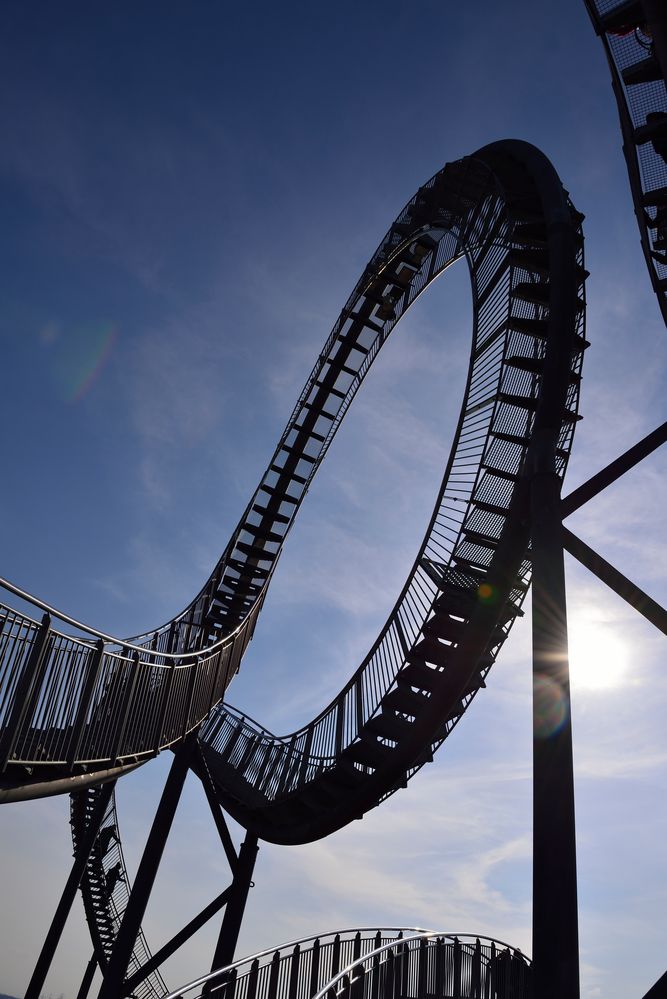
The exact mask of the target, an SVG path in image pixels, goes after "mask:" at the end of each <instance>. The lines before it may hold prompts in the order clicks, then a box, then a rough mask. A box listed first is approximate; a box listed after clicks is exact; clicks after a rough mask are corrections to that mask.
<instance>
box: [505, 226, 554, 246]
mask: <svg viewBox="0 0 667 999" xmlns="http://www.w3.org/2000/svg"><path fill="white" fill-rule="evenodd" d="M512 241H513V242H514V243H519V244H521V245H522V246H524V245H527V246H546V245H547V230H546V225H545V223H544V222H526V223H524V224H522V225H515V226H514V232H513V233H512Z"/></svg>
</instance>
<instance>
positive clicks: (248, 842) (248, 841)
mask: <svg viewBox="0 0 667 999" xmlns="http://www.w3.org/2000/svg"><path fill="white" fill-rule="evenodd" d="M258 850H259V846H258V844H257V837H256V836H253V835H252V834H251V833H249V832H248V833H246V836H245V839H244V840H243V842H242V843H241V848H240V850H239V857H238V862H237V865H236V870H235V872H234V882H233V884H232V886H231V892H230V895H229V899H228V901H227V907H226V908H225V914H224V916H223V919H222V926H221V927H220V936H219V937H218V943H217V946H216V948H215V954H214V955H213V963H212V965H211V971H215V970H216V968H224V967H225V966H226V965H228V964H231V963H232V961H233V960H234V951H235V950H236V943H237V941H238V938H239V931H240V929H241V920H242V919H243V913H244V911H245V905H246V901H247V898H248V891H249V890H250V885H251V880H252V872H253V870H254V869H255V860H256V858H257V851H258ZM215 987H216V986H215V984H213V983H207V984H206V986H205V987H204V991H203V992H202V995H203V996H211V995H215V992H214V989H215ZM100 999H101V997H100Z"/></svg>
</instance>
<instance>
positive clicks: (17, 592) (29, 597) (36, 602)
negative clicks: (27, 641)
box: [0, 576, 268, 666]
mask: <svg viewBox="0 0 667 999" xmlns="http://www.w3.org/2000/svg"><path fill="white" fill-rule="evenodd" d="M267 582H268V580H267ZM0 589H3V590H7V591H8V592H9V593H13V594H14V596H16V597H19V598H20V599H21V600H25V601H26V603H29V604H32V605H33V606H34V607H38V608H39V609H40V610H42V611H44V612H45V613H46V614H50V615H51V616H52V617H56V618H58V620H59V621H63V622H64V623H65V624H68V625H70V626H71V627H73V628H76V629H77V630H78V631H83V632H85V633H86V634H88V635H92V636H93V637H95V638H101V639H102V641H104V642H111V643H112V644H113V645H119V646H121V647H122V648H123V649H130V650H131V651H132V652H140V653H141V654H142V656H150V655H154V656H156V657H159V658H160V659H190V660H192V658H193V656H197V655H201V654H202V653H203V652H214V651H215V650H216V649H217V648H219V647H220V646H221V645H224V644H225V643H226V642H228V641H229V640H230V639H233V638H234V636H235V635H236V634H237V633H238V632H239V631H240V630H241V628H242V627H243V624H244V621H242V622H241V623H240V624H239V625H238V626H237V627H236V628H235V629H234V630H233V631H230V632H229V634H227V635H225V636H224V637H223V638H220V639H218V641H217V642H215V643H214V644H212V645H207V646H204V647H202V648H201V649H192V650H190V651H188V652H157V651H155V650H153V649H149V648H147V647H146V646H145V645H133V644H132V642H129V641H126V640H125V639H124V638H118V637H117V636H115V635H109V634H107V633H106V632H104V631H98V630H97V628H92V627H91V626H90V625H88V624H83V623H82V622H81V621H77V619H76V618H74V617H72V616H71V615H70V614H64V613H63V611H60V610H58V609H57V608H56V607H52V606H51V604H47V603H46V601H45V600H40V598H39V597H35V596H33V594H32V593H28V592H26V590H22V589H21V588H20V587H18V586H16V585H15V584H14V583H11V582H10V581H9V580H8V579H3V578H2V577H1V576H0ZM2 609H5V610H9V611H12V610H13V609H12V608H11V607H6V608H2ZM23 616H25V617H26V619H27V620H29V621H31V622H32V623H33V624H39V621H35V620H34V618H28V617H27V615H23ZM163 627H164V626H163ZM51 630H52V631H53V633H54V634H57V635H60V636H61V637H62V638H68V639H70V640H71V641H75V642H81V641H84V639H81V638H79V636H78V635H66V634H63V633H62V632H59V631H56V630H55V629H54V628H52V629H51ZM140 665H145V664H140ZM151 665H153V664H151ZM155 665H160V664H155ZM184 665H186V666H187V665H191V663H185V664H184Z"/></svg>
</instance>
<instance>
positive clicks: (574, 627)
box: [568, 615, 629, 690]
mask: <svg viewBox="0 0 667 999" xmlns="http://www.w3.org/2000/svg"><path fill="white" fill-rule="evenodd" d="M568 633H569V636H568V637H569V649H570V679H571V683H572V686H573V687H578V688H579V689H582V690H608V689H610V688H613V687H619V686H621V684H623V682H624V681H625V680H626V678H627V672H628V663H629V650H628V647H627V645H626V644H625V642H624V641H623V640H622V639H621V638H619V637H618V633H617V631H616V628H615V627H614V626H613V624H611V623H610V622H608V621H601V620H599V619H598V620H596V619H595V617H594V615H587V616H586V617H585V618H583V617H578V616H577V615H573V616H572V617H571V618H570V621H569V627H568Z"/></svg>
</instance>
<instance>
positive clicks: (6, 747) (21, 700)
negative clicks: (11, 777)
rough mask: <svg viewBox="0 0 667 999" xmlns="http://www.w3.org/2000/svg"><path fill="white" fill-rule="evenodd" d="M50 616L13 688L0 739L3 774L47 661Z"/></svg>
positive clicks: (32, 708) (33, 699) (31, 705)
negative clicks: (12, 696)
mask: <svg viewBox="0 0 667 999" xmlns="http://www.w3.org/2000/svg"><path fill="white" fill-rule="evenodd" d="M50 627H51V615H50V614H45V615H44V617H43V618H42V623H41V624H40V626H39V629H38V631H37V634H36V635H35V640H34V642H33V645H32V648H31V650H30V654H29V656H28V661H27V663H26V664H25V667H24V669H23V671H22V673H21V676H20V677H19V680H18V683H17V684H16V690H15V691H14V703H13V705H12V710H11V714H10V716H9V720H8V722H7V725H6V728H5V734H4V735H3V737H2V740H0V764H1V768H0V772H2V773H4V771H5V770H6V769H7V765H8V763H9V762H10V761H11V758H12V756H13V754H14V750H15V749H16V744H17V742H18V738H19V735H20V733H21V728H22V727H23V724H24V722H25V721H26V719H27V718H29V717H30V715H31V714H32V712H33V711H34V708H35V704H36V702H37V699H38V697H39V686H40V682H41V679H42V674H43V670H44V665H45V663H46V661H47V655H46V653H47V650H48V644H49V629H50Z"/></svg>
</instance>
